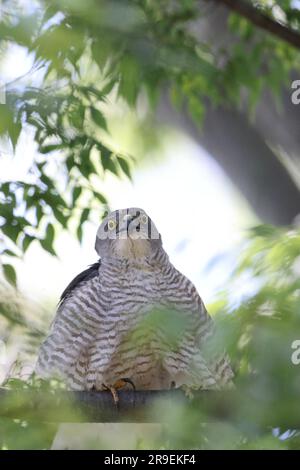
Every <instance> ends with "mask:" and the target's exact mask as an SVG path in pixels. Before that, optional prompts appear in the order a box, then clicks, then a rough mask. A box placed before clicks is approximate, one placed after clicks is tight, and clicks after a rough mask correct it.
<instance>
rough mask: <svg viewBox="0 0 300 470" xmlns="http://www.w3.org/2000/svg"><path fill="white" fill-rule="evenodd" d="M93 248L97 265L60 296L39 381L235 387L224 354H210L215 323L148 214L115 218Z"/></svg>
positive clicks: (84, 386) (78, 386)
mask: <svg viewBox="0 0 300 470" xmlns="http://www.w3.org/2000/svg"><path fill="white" fill-rule="evenodd" d="M95 249H96V251H97V253H98V255H99V256H100V259H99V261H98V262H96V263H95V264H93V265H92V266H90V267H89V268H88V269H86V270H85V271H83V272H82V273H80V274H79V275H78V276H77V277H75V279H74V280H73V281H72V282H71V283H70V284H69V285H68V287H67V288H66V289H65V291H64V292H63V294H62V296H61V299H60V303H59V306H58V309H57V313H56V316H55V319H54V321H53V324H52V326H51V331H50V333H49V335H48V337H47V338H46V340H45V341H44V343H43V344H42V346H41V348H40V351H39V357H38V362H37V366H36V372H37V374H38V375H39V376H41V377H43V378H50V377H53V376H54V377H55V376H60V377H62V378H63V380H64V381H65V382H66V384H67V386H68V388H69V389H72V390H91V389H96V390H106V389H107V388H112V387H114V384H116V383H117V382H118V381H125V382H129V383H131V384H134V386H135V388H136V389H140V390H143V389H152V390H155V389H168V388H170V387H183V388H184V387H191V388H194V389H195V388H196V389H220V388H222V387H225V386H227V385H228V384H230V383H231V379H232V376H233V373H232V370H231V367H230V365H229V361H228V358H227V356H226V354H225V353H223V352H221V353H220V352H218V353H216V352H214V351H210V352H208V351H209V347H207V345H209V344H210V343H211V339H212V337H213V336H214V323H213V321H212V319H211V317H210V316H209V315H208V313H207V311H206V308H205V306H204V304H203V302H202V300H201V298H200V296H199V294H198V292H197V290H196V288H195V287H194V285H193V284H192V282H191V281H189V279H187V278H186V277H185V276H184V275H183V274H181V273H180V272H179V271H178V270H177V269H176V268H175V267H174V266H173V265H172V264H171V262H170V261H169V257H168V255H167V253H166V252H165V250H164V248H163V245H162V239H161V235H160V234H159V232H158V230H157V228H156V226H155V225H154V223H153V222H152V220H151V219H150V217H149V216H148V215H147V214H146V213H145V211H143V210H142V209H138V208H131V209H122V210H117V211H115V212H112V213H110V214H109V215H108V216H107V217H105V219H104V220H103V222H102V224H101V226H100V228H99V229H98V232H97V237H96V244H95ZM153 312H154V314H153ZM174 332H175V333H174ZM169 333H170V335H169Z"/></svg>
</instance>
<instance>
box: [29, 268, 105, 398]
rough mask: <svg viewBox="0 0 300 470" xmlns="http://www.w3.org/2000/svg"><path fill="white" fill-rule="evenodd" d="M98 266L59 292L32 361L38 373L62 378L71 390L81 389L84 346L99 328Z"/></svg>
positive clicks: (84, 361)
mask: <svg viewBox="0 0 300 470" xmlns="http://www.w3.org/2000/svg"><path fill="white" fill-rule="evenodd" d="M99 266H100V263H99V262H98V263H95V264H94V265H92V266H91V267H90V268H88V269H87V270H85V271H83V272H82V273H80V274H79V275H78V276H76V277H75V279H73V281H72V282H71V283H70V284H69V285H68V287H67V288H66V289H65V291H64V292H63V294H62V296H61V299H60V303H59V306H58V309H57V312H56V316H55V318H54V321H53V323H52V325H51V330H50V333H49V335H48V337H47V338H46V340H45V341H44V342H43V344H42V346H41V348H40V351H39V356H38V360H37V364H36V373H37V375H38V376H40V377H43V378H51V377H55V376H58V377H62V378H63V379H64V380H66V381H67V383H68V384H69V385H70V386H71V387H72V389H83V388H84V380H85V376H86V365H87V364H86V361H87V355H86V352H87V348H88V346H89V345H90V344H91V342H92V339H93V336H94V335H95V332H96V331H97V329H99V320H98V318H97V312H98V309H99V305H98V303H97V301H98V298H97V292H98V286H99V277H98V269H99Z"/></svg>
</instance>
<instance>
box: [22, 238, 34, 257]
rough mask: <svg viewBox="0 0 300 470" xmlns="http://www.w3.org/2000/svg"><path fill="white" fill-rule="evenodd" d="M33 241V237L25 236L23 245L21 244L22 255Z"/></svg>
mask: <svg viewBox="0 0 300 470" xmlns="http://www.w3.org/2000/svg"><path fill="white" fill-rule="evenodd" d="M33 240H35V237H32V236H31V235H27V234H26V235H25V237H24V239H23V243H22V249H23V252H24V253H25V252H26V251H27V250H28V248H29V245H30V243H31V242H33Z"/></svg>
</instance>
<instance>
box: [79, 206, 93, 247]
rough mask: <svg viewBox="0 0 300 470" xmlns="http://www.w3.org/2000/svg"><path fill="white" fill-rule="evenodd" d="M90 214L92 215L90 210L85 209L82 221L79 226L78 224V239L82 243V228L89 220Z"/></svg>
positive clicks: (81, 217)
mask: <svg viewBox="0 0 300 470" xmlns="http://www.w3.org/2000/svg"><path fill="white" fill-rule="evenodd" d="M89 214H90V209H89V208H88V207H86V208H85V209H83V211H82V213H81V216H80V220H79V224H78V227H77V232H76V233H77V238H78V240H79V241H80V243H81V242H82V235H83V230H82V226H83V224H84V222H86V221H87V219H88V218H89Z"/></svg>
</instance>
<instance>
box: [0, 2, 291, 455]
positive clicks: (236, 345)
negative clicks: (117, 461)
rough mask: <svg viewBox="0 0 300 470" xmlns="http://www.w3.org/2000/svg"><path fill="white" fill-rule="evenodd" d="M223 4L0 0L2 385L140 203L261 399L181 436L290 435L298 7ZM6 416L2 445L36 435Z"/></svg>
mask: <svg viewBox="0 0 300 470" xmlns="http://www.w3.org/2000/svg"><path fill="white" fill-rule="evenodd" d="M227 3H228V2H222V1H210V0H206V1H194V0H185V1H180V2H179V1H176V0H172V1H171V0H163V1H162V2H159V4H158V2H154V1H149V0H137V1H125V2H124V1H122V2H121V1H116V0H114V1H109V2H108V1H100V0H97V1H96V0H88V1H85V2H83V1H82V0H75V1H72V2H70V1H68V0H63V1H59V2H56V1H51V2H50V1H47V0H39V1H27V0H23V1H21V0H10V1H5V0H3V1H2V2H1V5H0V35H1V46H0V87H1V88H0V89H1V91H0V102H1V104H0V134H1V143H0V204H1V205H0V225H1V226H0V250H1V263H2V268H3V269H2V270H3V279H2V280H1V281H0V308H1V310H0V340H1V341H2V343H1V344H2V356H0V358H1V357H2V360H1V361H0V382H1V381H2V382H3V383H5V381H6V380H7V378H8V376H18V377H19V378H22V379H26V378H27V377H28V376H29V375H30V372H31V371H32V368H33V365H34V361H35V355H36V352H37V348H38V345H39V344H40V342H41V340H42V338H43V336H44V335H45V334H46V332H47V330H48V328H49V324H50V322H51V320H52V318H53V315H54V313H55V308H56V305H57V302H58V300H59V296H60V294H61V292H62V291H63V290H64V288H65V286H66V285H67V284H68V283H69V282H70V280H71V279H72V278H73V277H74V276H75V275H77V274H78V273H79V272H80V271H82V270H83V269H85V268H86V266H87V265H88V264H91V263H93V262H95V261H96V259H97V255H96V253H95V251H94V242H95V235H96V231H97V228H98V226H99V224H100V223H101V220H102V217H103V214H104V213H105V211H106V210H110V209H111V210H115V209H119V208H124V207H132V206H134V207H142V208H143V209H145V210H146V211H147V212H148V214H149V215H150V216H151V218H152V219H153V220H154V221H155V223H156V225H157V227H158V228H159V230H160V232H161V234H162V238H163V243H164V247H165V249H166V251H167V253H168V254H169V256H170V258H171V261H172V262H173V264H174V265H175V266H176V267H177V268H178V269H179V270H180V271H181V272H183V273H184V274H185V275H187V276H188V277H189V278H190V279H191V280H192V281H193V282H194V284H195V285H196V287H197V289H198V291H199V293H200V295H201V296H202V298H203V300H204V302H205V304H206V305H207V307H208V309H209V311H210V312H211V314H212V315H214V316H215V318H216V321H217V323H218V322H219V324H220V330H221V332H222V333H221V334H220V337H219V336H218V341H219V342H221V343H223V342H224V344H225V346H226V348H227V349H228V351H229V353H230V354H231V356H232V361H233V364H234V368H235V371H236V375H237V381H238V382H240V385H239V387H240V390H242V391H243V392H245V396H248V399H249V396H251V399H253V397H255V399H256V400H257V401H258V402H259V403H261V407H260V406H258V407H257V409H258V411H257V412H255V417H256V423H255V425H253V423H251V424H249V423H248V420H249V416H253V409H252V408H251V407H250V408H249V410H248V412H249V415H248V414H247V413H246V412H245V402H243V400H242V399H241V402H240V403H239V404H238V405H237V412H236V415H237V416H238V418H237V417H236V416H235V418H234V419H235V420H239V422H242V423H243V425H242V429H240V427H239V428H238V430H237V428H236V427H233V426H232V423H231V424H230V426H231V427H230V429H231V431H230V432H229V431H228V429H227V427H225V428H223V427H224V423H222V425H221V427H220V429H219V428H218V429H214V430H213V431H212V430H209V432H208V431H207V432H208V433H209V439H207V438H206V437H205V438H204V434H203V432H204V431H203V429H202V428H201V429H200V428H199V429H198V428H197V432H196V434H195V432H194V427H193V426H192V427H191V426H190V424H191V423H190V421H189V419H188V418H187V419H186V425H185V426H183V430H182V431H181V434H180V433H179V434H178V435H176V436H175V437H174V436H173V439H174V440H173V443H175V444H174V445H176V446H179V447H180V446H183V445H184V446H187V447H189V446H193V445H194V446H195V445H196V446H197V444H198V443H199V446H200V443H201V446H204V447H205V446H208V447H210V448H215V447H222V446H223V447H233V448H239V447H243V446H244V447H247V446H248V447H250V448H251V447H255V446H258V447H261V448H267V447H275V448H277V447H279V448H280V447H282V446H283V447H284V446H286V447H287V448H289V447H293V446H294V447H297V445H298V434H297V431H291V427H292V428H293V429H294V428H295V422H297V416H298V418H299V412H298V411H295V410H297V406H296V399H297V396H298V393H299V391H300V388H299V387H300V382H299V378H298V376H299V372H298V370H297V367H296V365H295V364H293V363H292V361H291V354H292V352H293V349H292V346H291V345H292V343H293V341H294V340H296V339H299V338H300V330H299V313H300V311H299V309H300V282H299V272H300V264H299V263H300V234H299V229H298V227H299V214H300V157H299V149H300V132H299V130H300V129H299V122H300V81H299V80H300V71H299V64H300V62H299V49H300V39H299V38H300V35H299V34H300V33H299V29H300V28H299V21H300V9H299V8H300V4H299V2H297V1H290V0H287V1H284V2H276V1H273V0H266V1H263V0H261V1H255V2H254V1H250V0H249V1H244V2H241V6H240V7H239V8H237V9H236V8H234V7H228V5H227ZM257 15H258V16H260V17H261V18H263V19H264V20H265V21H262V23H261V24H262V25H263V26H262V27H258V26H257V25H256V21H255V18H257ZM266 19H267V21H266ZM270 24H272V26H273V27H272V28H270ZM270 29H271V30H272V33H271V32H270ZM283 30H284V32H285V33H286V32H288V35H286V34H284V33H283ZM287 36H288V38H287ZM4 349H5V353H4ZM0 354H1V350H0ZM4 356H5V360H4ZM299 367H300V366H299ZM247 394H248V395H247ZM249 394H250V395H249ZM251 394H252V395H251ZM241 396H243V393H241ZM248 399H247V400H248ZM257 401H256V403H257ZM287 402H288V403H289V406H287ZM247 403H248V401H247ZM275 409H276V410H277V411H276V413H277V414H275V416H274V417H273V411H274V410H275ZM270 416H272V419H270ZM291 417H293V422H292V423H291V420H290V418H291ZM177 418H178V419H181V418H180V417H177ZM273 418H274V419H273ZM172 419H175V418H174V416H172ZM0 420H1V408H0ZM3 420H4V418H3ZM8 421H9V420H8ZM8 421H5V426H6V427H5V426H4V424H3V427H2V429H3V430H4V429H6V431H2V435H1V431H0V445H2V446H3V447H9V446H13V445H14V444H12V442H11V441H13V440H14V439H13V436H14V435H15V433H19V434H18V435H20V436H21V437H20V441H18V445H20V446H25V447H27V448H28V447H30V446H36V447H43V446H45V444H44V443H43V442H39V440H38V439H37V434H36V431H35V430H33V431H32V432H33V434H32V435H33V438H32V439H33V440H32V441H30V439H29V437H28V435H27V441H26V439H25V440H23V438H22V432H21V431H22V429H21V430H20V426H18V423H15V422H8ZM3 423H4V421H3ZM247 423H248V424H249V426H248V425H247ZM266 423H269V424H270V426H269V427H266ZM274 423H275V424H276V429H275V426H274ZM298 423H299V424H300V420H299V421H298ZM27 425H28V424H26V426H27ZM227 425H228V424H226V426H227ZM222 426H223V427H222ZM260 426H262V427H263V431H262V430H261V429H260V430H259V432H258V429H259V428H260ZM188 429H192V430H193V431H188ZM224 429H226V430H227V431H228V432H227V431H226V432H224ZM287 430H289V432H288V433H286V431H287ZM205 432H206V431H205ZM225 434H226V436H227V437H226V439H225V438H224V435H225ZM282 435H283V436H284V438H282ZM195 436H196V437H195ZM222 436H223V437H222ZM228 436H231V437H232V439H231V438H228ZM258 436H259V437H258ZM189 439H190V441H189ZM195 439H196V440H195ZM197 439H198V441H197ZM224 439H225V440H224ZM207 442H208V444H207ZM205 443H206V444H205ZM166 445H167V444H166Z"/></svg>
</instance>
